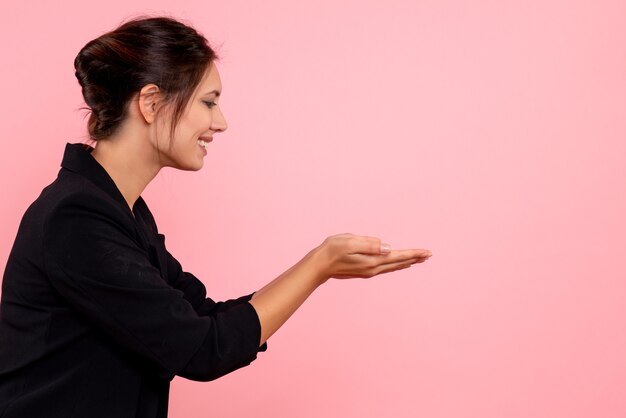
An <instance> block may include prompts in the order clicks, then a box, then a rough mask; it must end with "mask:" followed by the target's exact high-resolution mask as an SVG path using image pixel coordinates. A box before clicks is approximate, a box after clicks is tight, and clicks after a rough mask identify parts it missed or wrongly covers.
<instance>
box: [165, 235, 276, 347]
mask: <svg viewBox="0 0 626 418" xmlns="http://www.w3.org/2000/svg"><path fill="white" fill-rule="evenodd" d="M164 240H165V237H163V241H164ZM163 246H164V251H165V252H166V253H167V270H168V278H169V280H170V284H171V285H172V286H173V287H174V288H176V289H179V290H180V291H182V292H183V295H184V297H185V299H187V300H188V301H189V303H191V305H192V306H193V308H194V309H195V311H196V313H197V314H198V315H200V316H211V315H216V314H220V313H222V312H226V311H228V310H230V309H231V308H233V307H236V306H238V305H241V304H244V303H247V302H248V301H250V299H252V296H253V295H254V293H251V294H249V295H245V296H241V297H239V298H236V299H230V300H227V301H224V302H221V301H220V302H215V301H214V300H213V299H211V298H209V297H207V296H206V288H205V286H204V284H203V283H202V282H201V281H200V280H199V279H198V278H197V277H196V276H194V275H193V274H192V273H189V272H186V271H183V268H182V266H181V265H180V263H179V262H178V260H176V259H175V258H174V256H172V254H170V252H169V251H167V250H166V249H165V245H163ZM266 350H267V342H264V343H263V345H261V347H259V349H258V351H266Z"/></svg>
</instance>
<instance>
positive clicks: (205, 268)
mask: <svg viewBox="0 0 626 418" xmlns="http://www.w3.org/2000/svg"><path fill="white" fill-rule="evenodd" d="M130 3H132V6H131V5H130ZM2 9H3V11H2V14H3V19H2V20H3V23H2V25H0V50H2V51H3V57H2V66H1V68H0V75H1V76H0V91H1V92H2V99H1V100H0V115H1V118H2V123H1V124H0V130H1V132H0V137H1V138H2V144H3V151H2V155H1V156H0V159H1V164H0V178H1V180H0V181H1V184H2V191H3V195H4V201H3V203H2V205H1V206H0V228H1V230H0V232H1V233H0V237H1V239H0V262H2V265H4V263H5V261H6V257H7V256H8V252H9V250H10V247H11V244H12V241H13V238H14V236H15V232H16V230H17V227H18V223H19V220H20V218H21V216H22V213H23V212H24V210H25V209H26V207H27V206H28V204H29V203H30V202H31V201H32V200H33V199H34V198H35V197H36V196H37V195H38V194H39V192H40V190H41V189H42V188H43V186H45V185H46V184H48V183H49V182H51V181H52V180H53V179H54V177H55V176H56V172H57V170H58V167H59V163H60V160H61V156H62V152H63V147H64V144H65V143H66V142H68V141H69V142H80V141H83V140H84V139H85V138H86V135H85V128H84V125H85V119H84V118H83V113H82V112H81V111H79V110H78V109H79V108H80V107H81V105H82V100H81V96H80V90H79V88H78V84H77V82H76V80H75V78H74V75H73V66H72V64H73V59H74V56H75V55H76V53H77V52H78V50H79V49H80V48H81V47H82V46H83V45H84V44H85V43H86V42H87V41H89V40H90V39H92V38H94V37H96V36H98V35H100V34H101V33H103V32H104V31H107V30H109V29H112V28H113V27H115V26H117V24H118V23H119V22H120V21H121V20H122V19H124V18H126V17H130V16H135V15H137V14H140V13H146V12H148V13H162V12H166V13H168V14H171V15H172V16H175V17H177V18H180V19H186V20H187V21H189V22H191V23H192V24H193V25H194V26H195V27H196V28H198V29H199V30H200V31H202V32H203V33H205V34H206V35H207V37H208V38H209V40H210V41H212V42H213V44H214V45H219V48H218V49H219V52H220V54H221V56H222V60H221V61H220V62H219V64H218V66H219V69H220V72H221V76H222V82H223V86H224V94H223V97H222V99H221V104H222V108H223V111H224V113H225V115H226V118H227V119H228V122H229V125H230V127H229V129H228V131H227V132H226V133H224V134H222V135H218V136H216V141H214V142H213V143H212V144H211V145H210V149H209V155H208V156H207V159H206V165H205V168H204V169H203V170H202V171H200V172H197V173H189V172H174V171H172V170H164V171H163V172H162V173H161V174H160V175H159V176H158V177H157V178H156V179H155V181H154V182H153V184H151V185H150V186H149V189H148V190H147V191H146V193H145V194H144V197H145V198H146V200H147V201H148V203H149V204H150V205H151V208H152V209H153V212H154V213H155V216H156V218H157V221H158V222H159V226H160V228H161V230H162V232H164V233H165V234H166V236H167V242H168V247H169V249H170V251H172V252H173V253H174V254H175V255H176V256H177V258H178V259H179V260H181V262H182V263H183V266H184V267H185V268H186V269H187V270H189V271H192V272H194V273H195V274H196V275H197V276H199V277H201V278H203V281H204V282H205V284H206V285H207V287H208V289H209V293H210V295H211V296H213V297H214V298H216V299H225V298H229V297H234V296H238V295H241V294H244V293H247V292H249V291H252V290H255V289H258V288H260V287H261V286H262V285H263V284H264V283H266V282H267V281H269V280H270V279H272V278H274V277H275V276H276V275H278V274H279V273H281V272H282V271H284V270H285V269H287V268H288V267H289V266H291V265H292V264H293V263H295V262H296V261H298V260H299V259H300V258H301V257H302V256H303V255H304V254H305V253H306V252H308V251H309V250H310V249H311V248H313V247H314V246H316V245H318V244H319V243H320V242H321V241H322V240H323V239H324V238H325V237H326V236H327V235H330V234H335V233H341V232H353V233H357V234H367V235H376V236H380V237H381V238H383V239H384V240H386V241H388V242H390V243H391V244H392V245H393V246H394V247H396V248H401V247H423V248H429V249H431V250H432V251H433V253H434V256H433V257H432V259H431V260H430V261H428V262H427V263H425V264H423V265H420V266H416V267H413V268H412V269H409V270H406V271H402V272H398V273H394V274H391V275H387V276H382V277H379V278H376V279H372V280H370V281H359V280H355V281H352V282H337V281H334V282H330V283H328V284H327V285H326V286H324V287H323V288H321V289H320V290H319V291H318V292H317V293H316V294H314V295H313V296H312V297H311V298H310V299H309V300H308V301H307V303H306V304H305V305H304V306H303V307H302V308H301V310H300V311H298V312H297V313H296V314H295V316H294V317H293V318H292V319H291V320H290V322H288V323H287V325H286V326H285V327H284V328H283V329H281V330H280V331H279V332H278V333H277V334H276V335H275V336H274V337H273V338H272V339H271V340H270V342H269V350H268V351H267V353H264V354H261V355H260V356H259V359H258V360H257V361H256V362H255V363H253V364H252V365H251V366H250V367H248V368H245V369H242V370H240V371H238V372H236V373H234V374H231V375H228V376H226V377H224V378H222V379H220V380H218V381H215V382H211V383H196V382H189V381H185V380H183V379H176V380H175V381H174V383H173V387H172V396H171V416H172V417H179V418H181V417H185V418H195V417H198V418H199V417H210V416H211V417H242V416H261V417H276V418H282V417H285V418H288V417H289V418H291V417H298V418H309V417H311V418H313V417H360V418H365V417H400V418H403V417H428V418H452V417H454V418H458V417H481V418H501V417H507V418H515V417H520V418H522V417H523V418H528V417H568V418H576V417H581V418H582V417H585V418H587V417H624V416H626V396H625V392H626V355H625V353H626V325H625V323H626V282H625V279H626V257H625V255H624V252H625V250H626V220H625V215H626V190H625V184H624V183H625V182H624V180H625V179H626V47H625V46H626V3H624V2H623V1H594V2H589V1H556V0H548V1H546V0H544V1H516V2H513V1H485V0H483V1H474V2H463V1H409V0H405V1H397V0H387V1H356V0H354V1H343V2H337V1H334V0H317V1H314V2H313V1H311V2H296V1H287V0H280V1H279V0H270V1H264V2H250V1H244V0H229V1H221V2H207V1H191V0H177V1H175V2H172V1H163V0H150V1H146V0H142V1H133V2H129V1H121V0H111V1H106V2H84V1H64V2H60V1H35V2H32V1H30V2H26V1H23V2H12V3H11V4H5V5H4V6H3V8H2ZM0 343H1V342H0Z"/></svg>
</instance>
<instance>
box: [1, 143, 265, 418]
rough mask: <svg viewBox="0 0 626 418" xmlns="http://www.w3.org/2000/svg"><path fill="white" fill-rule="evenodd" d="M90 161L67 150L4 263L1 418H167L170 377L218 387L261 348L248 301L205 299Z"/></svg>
mask: <svg viewBox="0 0 626 418" xmlns="http://www.w3.org/2000/svg"><path fill="white" fill-rule="evenodd" d="M90 152H91V148H89V147H87V146H86V145H84V144H67V146H66V149H65V155H64V157H63V162H62V164H61V166H62V168H61V170H60V172H59V175H58V177H57V179H56V180H55V181H54V182H53V183H52V184H51V185H49V186H48V187H46V188H45V189H44V190H43V191H42V193H41V195H40V196H39V197H38V198H37V200H36V201H35V202H34V203H33V204H32V205H31V206H30V207H29V208H28V210H27V211H26V213H25V215H24V218H23V219H22V222H21V224H20V227H19V230H18V233H17V237H16V239H15V244H14V246H13V249H12V251H11V254H10V256H9V259H8V261H7V266H6V270H5V273H4V278H3V282H2V300H1V303H0V417H3V418H9V417H10V418H13V417H16V418H18V417H19V418H30V417H33V418H35V417H62V418H73V417H76V418H82V417H85V418H99V417H103V418H104V417H106V418H112V417H115V418H126V417H128V418H130V417H134V418H144V417H145V418H148V417H149V418H156V417H159V418H161V417H166V416H167V404H168V392H169V384H170V380H171V379H172V378H173V377H174V376H175V375H179V376H183V377H186V378H188V379H193V380H202V381H205V380H212V379H216V378H218V377H220V376H223V375H225V374H226V373H229V372H231V371H233V370H236V369H238V368H240V367H243V366H246V365H248V364H250V362H252V361H253V360H254V359H255V358H256V355H257V352H258V351H264V350H265V348H266V346H265V344H264V345H263V346H262V347H260V348H259V347H258V345H259V340H260V338H261V326H260V323H259V318H258V316H257V314H256V311H255V310H254V308H253V307H252V305H251V304H250V303H248V300H249V299H250V298H251V296H252V295H248V296H244V297H241V298H239V299H234V300H230V301H227V302H218V303H216V302H214V301H213V300H211V299H209V298H207V297H206V291H205V287H204V285H203V284H202V283H201V282H200V281H199V280H198V279H197V278H196V277H194V276H193V275H192V274H190V273H186V272H184V271H183V270H182V268H181V266H180V264H179V263H178V262H177V261H176V260H175V259H174V257H172V255H171V254H170V253H169V252H168V251H167V250H166V248H165V245H164V237H163V235H161V234H159V233H158V231H157V228H156V224H155V222H154V219H153V217H152V215H151V213H150V210H149V209H148V207H147V206H146V203H145V202H144V201H143V199H142V198H141V197H140V198H139V199H138V200H137V202H136V203H135V205H134V208H133V211H132V212H131V210H130V209H129V207H128V205H127V204H126V201H125V200H124V198H123V196H122V194H121V193H120V191H119V190H118V189H117V187H116V186H115V183H114V182H113V180H112V179H111V178H110V177H109V175H108V174H107V172H106V171H105V170H104V168H103V167H102V166H100V164H98V162H97V161H96V160H95V159H94V158H93V157H92V156H91V154H90Z"/></svg>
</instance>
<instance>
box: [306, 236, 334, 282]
mask: <svg viewBox="0 0 626 418" xmlns="http://www.w3.org/2000/svg"><path fill="white" fill-rule="evenodd" d="M303 261H305V262H306V263H308V264H309V265H308V266H307V267H308V268H309V269H311V271H313V277H314V279H315V281H316V284H317V286H321V285H323V284H324V283H326V282H327V281H328V279H330V275H329V274H328V269H327V267H328V257H327V255H326V254H325V252H324V248H323V244H322V245H320V246H319V247H316V248H314V249H313V250H311V251H310V252H309V253H308V254H307V255H306V256H305V258H304V260H303Z"/></svg>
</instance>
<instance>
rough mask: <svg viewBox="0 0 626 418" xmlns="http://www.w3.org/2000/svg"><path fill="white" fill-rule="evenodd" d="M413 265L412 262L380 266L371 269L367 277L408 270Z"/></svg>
mask: <svg viewBox="0 0 626 418" xmlns="http://www.w3.org/2000/svg"><path fill="white" fill-rule="evenodd" d="M413 264H414V262H411V261H403V262H397V263H388V264H384V265H381V266H379V267H377V268H375V269H373V270H372V271H371V273H370V275H368V276H370V277H374V276H378V275H380V274H385V273H391V272H393V271H398V270H404V269H408V268H409V267H411V266H412V265H413Z"/></svg>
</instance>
